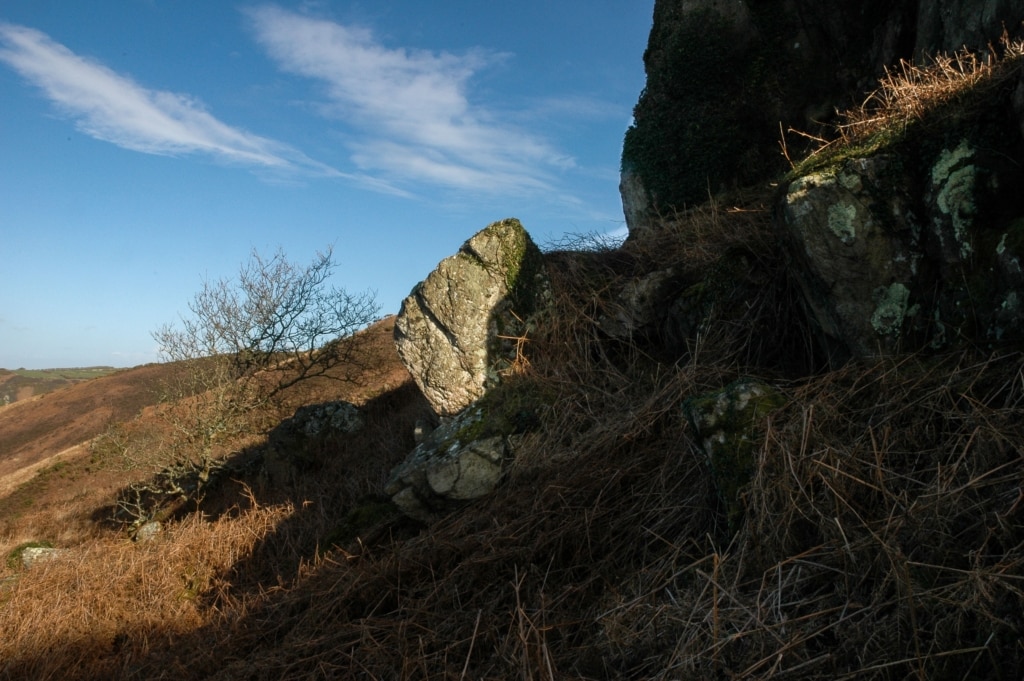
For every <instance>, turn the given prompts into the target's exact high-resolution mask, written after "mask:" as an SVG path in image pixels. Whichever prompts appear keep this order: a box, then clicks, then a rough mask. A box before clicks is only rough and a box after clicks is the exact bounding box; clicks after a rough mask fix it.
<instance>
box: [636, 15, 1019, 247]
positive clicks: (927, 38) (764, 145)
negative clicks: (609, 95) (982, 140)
mask: <svg viewBox="0 0 1024 681" xmlns="http://www.w3.org/2000/svg"><path fill="white" fill-rule="evenodd" d="M1022 20H1024V5H1022V3H1020V2H1016V1H1014V0H896V1H891V0H869V1H867V2H860V3H850V2H844V1H843V0H814V1H811V0H766V1H762V2H749V1H745V0H739V1H737V0H728V1H726V0H656V1H655V4H654V21H653V26H652V29H651V34H650V39H649V43H648V48H647V50H646V52H645V53H644V65H645V69H646V71H647V85H646V87H645V89H644V91H643V93H642V94H641V96H640V99H639V102H638V103H637V105H636V108H635V110H634V124H633V125H632V126H631V127H630V128H629V130H628V131H627V133H626V137H625V142H624V145H623V153H622V194H623V203H624V209H625V213H626V221H627V224H628V226H629V228H630V232H631V234H636V233H638V232H642V231H643V230H644V229H645V227H646V226H647V225H648V223H649V222H650V219H651V217H652V216H653V215H657V214H662V215H665V214H670V213H671V211H672V210H681V209H683V208H685V207H688V206H693V205H695V204H699V203H702V202H704V201H705V200H707V198H708V196H709V194H715V193H718V192H720V191H722V190H724V189H729V188H734V187H738V186H745V185H751V184H756V183H758V182H762V181H764V180H766V179H768V178H772V177H775V176H777V175H778V174H779V173H780V172H782V171H784V170H785V168H786V160H785V158H783V155H782V154H781V153H780V147H779V141H780V139H781V134H782V131H784V130H788V129H789V128H791V127H792V128H795V129H797V130H801V131H806V132H808V133H811V134H816V133H817V132H818V131H820V130H821V127H822V125H823V124H825V123H827V122H828V121H829V119H830V118H831V117H832V115H833V114H834V111H835V110H836V109H837V108H845V107H846V106H849V105H851V104H856V103H859V102H860V101H862V99H863V97H864V95H865V94H866V92H868V91H870V90H871V89H873V88H874V87H875V86H876V85H877V82H878V78H879V77H880V76H882V75H883V74H884V73H885V69H886V67H888V66H892V65H894V64H896V63H898V61H899V60H900V59H907V60H912V61H916V62H923V61H925V60H926V59H927V58H928V55H932V54H934V53H936V52H940V51H945V52H950V51H953V50H955V49H959V48H961V47H962V46H967V47H968V48H970V49H975V50H984V49H986V48H987V46H988V45H989V44H990V43H992V42H994V41H997V40H998V38H999V36H1000V35H1001V33H1002V32H1003V29H1004V27H1005V28H1006V29H1007V30H1008V31H1010V32H1011V34H1012V33H1013V32H1015V31H1016V30H1017V29H1019V27H1020V25H1021V22H1022ZM802 140H803V138H796V139H792V138H790V139H789V144H790V145H791V146H790V153H791V154H795V155H799V153H800V152H801V151H802V150H801V149H800V142H801V141H802ZM803 141H806V140H803Z"/></svg>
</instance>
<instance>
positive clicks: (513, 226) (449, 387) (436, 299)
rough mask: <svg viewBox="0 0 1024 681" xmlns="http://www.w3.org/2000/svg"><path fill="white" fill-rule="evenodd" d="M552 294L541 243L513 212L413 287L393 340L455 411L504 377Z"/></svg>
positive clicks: (439, 400)
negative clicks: (514, 216) (524, 338)
mask: <svg viewBox="0 0 1024 681" xmlns="http://www.w3.org/2000/svg"><path fill="white" fill-rule="evenodd" d="M548 295H549V293H548V286H547V277H546V274H545V271H544V263H543V256H542V255H541V252H540V249H538V248H537V246H536V244H534V242H533V240H532V239H531V238H530V235H529V234H528V233H527V232H526V230H525V229H524V228H523V226H522V224H520V222H519V221H518V220H516V219H514V218H510V219H506V220H501V221H500V222H495V223H493V224H491V225H489V226H488V227H486V228H485V229H483V230H481V231H480V232H478V233H477V234H476V235H474V236H473V237H472V238H470V239H469V240H468V241H466V243H464V244H463V245H462V248H460V249H459V252H458V253H456V254H455V255H453V256H451V257H448V258H445V259H444V260H442V261H441V263H440V264H439V265H438V266H437V269H435V270H434V271H433V272H431V273H430V275H429V276H427V278H426V279H425V280H424V281H422V282H420V283H419V284H418V285H417V286H416V287H415V288H414V289H413V291H412V293H411V294H410V295H409V297H407V298H406V299H405V300H404V301H403V302H402V309H401V311H400V312H399V314H398V318H397V319H396V320H395V344H396V345H397V347H398V353H399V355H400V356H401V358H402V361H403V362H404V363H405V366H406V367H407V368H408V369H409V372H410V373H411V374H412V376H413V378H414V379H415V381H416V384H417V385H418V386H419V388H420V390H421V391H422V392H423V394H424V396H426V398H427V400H428V401H429V402H430V405H431V407H433V409H434V411H435V412H437V414H438V415H440V416H444V417H448V416H454V415H455V414H458V413H459V412H460V411H462V410H463V409H465V408H466V407H467V406H468V405H470V404H471V403H472V402H473V401H474V400H476V399H478V398H480V397H481V396H483V394H484V392H485V391H486V390H487V389H488V388H489V387H491V386H493V385H496V384H497V383H498V382H499V381H500V378H501V374H502V373H503V372H504V371H506V370H507V369H509V368H510V367H511V366H512V365H513V364H514V363H515V362H516V360H517V357H518V355H517V353H518V352H519V351H521V349H522V343H517V342H516V339H517V338H521V337H523V336H524V334H525V333H526V332H527V330H528V328H529V325H530V321H531V319H532V318H533V317H534V315H535V313H537V312H538V311H539V310H540V309H542V307H543V305H544V303H545V300H546V296H548Z"/></svg>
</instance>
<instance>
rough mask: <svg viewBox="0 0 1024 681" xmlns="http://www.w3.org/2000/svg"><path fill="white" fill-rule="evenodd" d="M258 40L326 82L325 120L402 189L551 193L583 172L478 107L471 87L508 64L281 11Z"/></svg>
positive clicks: (356, 157) (268, 11)
mask: <svg viewBox="0 0 1024 681" xmlns="http://www.w3.org/2000/svg"><path fill="white" fill-rule="evenodd" d="M247 14H248V16H249V18H250V20H251V22H252V26H253V29H254V33H255V35H256V39H257V41H258V42H259V43H260V44H261V45H262V46H263V48H264V49H265V50H266V51H267V53H268V54H269V55H270V57H271V58H272V59H273V60H275V61H276V62H277V64H278V65H279V67H280V68H281V69H282V70H283V71H285V72H288V73H293V74H296V75H301V76H304V77H307V78H310V79H314V80H316V81H319V82H320V83H321V84H322V85H323V86H324V91H325V93H326V98H327V100H328V101H327V103H326V105H324V106H321V107H319V110H320V111H321V112H322V113H324V114H325V115H327V116H329V117H331V118H335V119H339V120H344V121H345V122H346V124H347V125H349V126H351V128H352V129H353V130H354V132H355V135H353V138H354V141H351V142H349V151H350V153H351V160H352V162H353V163H354V164H355V166H356V167H357V168H359V170H360V171H361V172H364V173H371V174H374V175H375V176H379V177H380V178H382V179H384V180H385V181H387V182H388V183H394V184H398V185H402V184H408V183H417V184H418V183H426V184H429V185H433V186H438V187H443V188H448V189H457V190H476V191H484V192H499V191H501V192H507V191H513V192H522V193H535V192H550V191H551V190H552V189H553V188H554V184H555V179H554V178H555V173H556V172H557V171H558V170H564V169H566V168H570V167H572V166H573V165H574V163H573V161H572V159H570V158H568V157H566V156H565V155H564V154H560V153H559V152H558V151H557V150H556V149H554V148H552V147H551V146H550V145H549V144H547V143H546V142H545V141H544V140H543V139H541V138H540V137H538V136H537V135H535V134H531V133H529V132H527V131H523V130H521V129H519V128H517V127H516V126H514V125H512V124H511V123H509V122H508V121H503V120H501V118H500V117H499V116H497V115H496V114H495V113H494V112H493V111H490V110H488V109H486V108H484V107H479V106H474V105H473V104H471V103H470V101H469V98H468V96H467V89H468V82H469V80H470V78H471V77H472V76H473V75H474V74H475V73H477V72H478V71H479V70H480V69H482V68H485V67H487V66H490V65H492V64H494V63H495V62H496V61H499V60H502V59H504V58H505V56H504V55H500V54H494V53H487V52H484V51H481V50H476V51H470V52H468V53H466V54H463V55H454V54H449V53H444V52H442V53H433V52H429V51H424V50H412V49H401V48H397V49H393V48H388V47H385V46H383V45H382V44H381V43H380V42H378V41H377V40H376V39H375V37H374V35H373V34H372V33H371V32H370V31H368V30H366V29H362V28H353V27H348V26H344V25H342V24H338V23H335V22H332V21H328V20H324V19H317V18H313V17H309V16H305V15H301V14H296V13H294V12H290V11H287V10H284V9H281V8H279V7H275V6H264V7H259V8H256V9H250V10H248V11H247Z"/></svg>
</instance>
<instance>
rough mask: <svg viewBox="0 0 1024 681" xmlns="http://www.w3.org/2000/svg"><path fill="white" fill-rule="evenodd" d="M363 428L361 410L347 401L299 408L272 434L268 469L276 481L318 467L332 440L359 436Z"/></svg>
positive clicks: (266, 458)
mask: <svg viewBox="0 0 1024 681" xmlns="http://www.w3.org/2000/svg"><path fill="white" fill-rule="evenodd" d="M362 427H363V415H362V414H361V413H360V411H359V408H358V407H356V406H355V405H354V404H352V403H350V402H345V401H344V400H334V401H331V402H321V403H318V404H307V405H305V406H302V407H299V408H298V409H296V410H295V414H293V415H292V416H291V417H289V418H287V419H285V420H284V421H281V423H279V424H278V425H277V426H276V427H274V429H273V430H272V431H270V435H269V436H268V440H269V444H270V447H269V448H268V450H267V453H266V455H265V457H264V461H263V465H264V469H265V470H266V472H267V474H268V475H269V476H270V477H272V478H279V477H282V476H284V477H287V476H288V475H290V474H291V473H292V472H293V470H294V469H301V468H307V467H309V466H311V465H314V464H315V463H316V461H317V457H318V455H319V452H320V450H321V449H322V448H323V447H322V445H323V444H324V443H325V442H326V441H327V440H328V439H330V438H331V437H337V436H341V435H346V434H348V433H355V432H358V431H359V430H360V429H361V428H362Z"/></svg>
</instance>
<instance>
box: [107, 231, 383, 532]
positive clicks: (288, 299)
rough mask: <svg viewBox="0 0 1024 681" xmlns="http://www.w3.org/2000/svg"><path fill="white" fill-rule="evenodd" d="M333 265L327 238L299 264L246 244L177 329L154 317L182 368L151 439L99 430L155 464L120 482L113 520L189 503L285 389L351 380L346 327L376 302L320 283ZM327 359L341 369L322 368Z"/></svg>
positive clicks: (163, 347)
mask: <svg viewBox="0 0 1024 681" xmlns="http://www.w3.org/2000/svg"><path fill="white" fill-rule="evenodd" d="M335 268H336V265H335V264H334V261H333V257H332V252H331V250H330V249H327V250H326V251H324V252H323V253H319V254H317V256H316V258H314V260H313V261H312V262H311V263H310V264H309V265H308V266H305V267H302V266H300V265H297V264H295V263H292V262H291V261H289V260H288V259H287V258H286V257H285V255H284V254H283V253H281V252H277V253H275V254H274V255H273V256H272V257H270V258H264V257H262V256H260V255H259V253H256V252H253V254H252V256H251V258H250V260H249V261H248V262H247V263H245V264H244V265H243V266H242V267H241V268H240V270H239V274H238V277H237V279H236V280H227V279H223V280H219V281H216V282H209V281H207V282H204V284H203V287H202V289H201V290H200V292H199V293H198V294H196V296H195V298H194V299H193V301H192V302H191V303H190V304H189V306H188V307H189V311H190V313H191V314H190V315H188V316H185V317H183V318H182V320H181V323H182V326H181V328H176V327H174V326H172V325H165V326H164V327H162V328H160V329H159V330H157V331H156V332H155V333H154V334H153V337H154V339H155V340H156V341H157V342H158V343H159V345H160V352H161V354H162V355H163V357H164V358H165V359H166V360H168V361H171V362H176V363H178V364H179V365H181V366H183V367H184V369H185V370H184V371H182V372H179V373H178V380H177V381H176V382H175V383H173V384H170V385H167V386H166V387H165V393H164V399H163V401H164V404H163V405H162V408H161V409H160V411H159V413H160V415H161V416H162V418H163V420H164V422H165V423H166V428H165V429H164V432H163V437H162V438H157V439H156V440H155V441H152V440H151V441H150V442H149V443H148V447H147V449H146V451H145V452H139V451H138V446H137V445H138V442H137V440H136V439H134V438H124V437H123V436H122V434H121V433H117V432H111V433H108V436H107V437H106V438H105V439H104V440H103V444H104V445H106V446H107V447H108V448H109V447H110V446H113V447H115V448H118V447H119V448H120V449H121V450H122V454H123V455H124V457H125V458H128V459H130V460H132V463H138V460H137V459H135V457H137V456H139V455H140V454H141V455H142V457H143V458H145V459H146V461H147V462H148V464H149V465H150V466H152V467H154V468H155V469H156V470H157V471H158V473H157V474H156V475H155V476H154V477H153V478H152V479H151V480H150V481H149V482H140V483H135V484H132V485H130V486H129V487H128V488H127V489H126V490H125V493H124V494H123V495H122V497H121V498H120V499H119V500H118V503H117V513H116V517H117V518H118V519H122V520H125V521H128V522H130V523H131V524H132V525H133V526H139V525H141V524H142V523H145V522H147V521H149V520H164V519H166V518H167V517H170V516H172V515H173V514H174V513H176V512H178V511H179V510H181V509H182V508H184V507H185V506H186V505H188V504H190V503H191V504H195V503H197V502H198V501H199V500H201V499H202V497H203V496H204V495H205V494H206V493H207V491H208V490H210V489H211V488H212V487H213V486H215V485H216V484H218V483H219V482H220V481H221V480H222V479H223V478H225V477H226V476H229V475H232V474H238V473H239V472H240V471H239V469H238V468H237V466H235V465H232V464H231V463H230V462H229V455H230V454H232V453H233V452H235V451H238V450H239V449H240V448H242V447H244V446H245V445H247V444H249V441H250V440H251V439H252V437H253V436H260V435H262V434H265V433H266V432H267V431H268V430H269V429H270V428H271V427H273V425H274V424H275V422H276V421H275V419H276V420H277V421H279V420H280V419H281V418H282V416H283V414H284V413H285V409H286V408H287V407H288V406H289V405H288V402H287V400H286V399H285V395H286V392H287V391H288V389H289V388H292V387H294V386H296V385H297V384H300V383H303V382H307V381H310V380H313V379H329V380H339V381H351V380H354V376H355V374H356V372H357V371H358V369H359V366H358V363H359V361H360V360H361V359H362V357H361V355H360V353H359V352H358V349H359V345H360V342H361V336H359V335H358V334H357V333H356V332H357V331H359V330H360V329H362V328H363V327H365V326H366V325H368V324H369V323H370V322H372V321H374V320H375V319H376V318H377V314H378V312H379V309H380V308H379V306H378V305H377V304H376V302H375V301H374V298H373V296H372V295H371V294H369V293H363V294H350V293H348V292H346V291H344V290H340V289H337V288H332V287H329V286H328V278H329V277H330V275H331V274H332V272H333V271H334V269H335ZM338 367H344V369H345V371H343V372H335V371H333V370H334V369H336V368H338ZM115 430H116V429H115Z"/></svg>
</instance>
